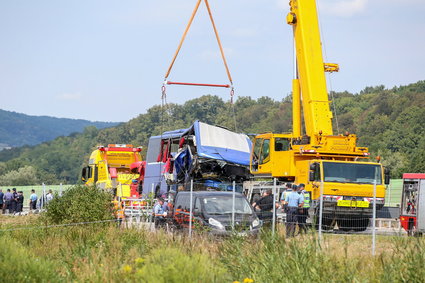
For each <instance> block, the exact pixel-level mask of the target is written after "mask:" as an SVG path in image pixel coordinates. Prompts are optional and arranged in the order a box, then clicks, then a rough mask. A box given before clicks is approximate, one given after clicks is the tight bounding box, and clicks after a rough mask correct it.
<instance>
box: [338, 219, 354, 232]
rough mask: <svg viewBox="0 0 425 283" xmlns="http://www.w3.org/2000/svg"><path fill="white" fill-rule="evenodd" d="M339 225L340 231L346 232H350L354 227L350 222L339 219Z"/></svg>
mask: <svg viewBox="0 0 425 283" xmlns="http://www.w3.org/2000/svg"><path fill="white" fill-rule="evenodd" d="M337 223H338V228H339V230H341V231H344V232H348V231H350V230H351V229H352V228H353V227H352V226H353V225H352V224H350V221H349V220H346V219H337Z"/></svg>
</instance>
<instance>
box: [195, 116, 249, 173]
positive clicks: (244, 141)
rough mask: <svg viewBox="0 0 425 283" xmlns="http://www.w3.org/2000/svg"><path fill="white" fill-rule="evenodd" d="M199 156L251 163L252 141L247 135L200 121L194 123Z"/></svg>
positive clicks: (242, 163)
mask: <svg viewBox="0 0 425 283" xmlns="http://www.w3.org/2000/svg"><path fill="white" fill-rule="evenodd" d="M193 127H194V129H195V137H196V148H197V154H198V156H199V157H205V158H212V159H216V160H223V161H227V162H231V163H235V164H240V165H246V166H248V165H249V159H250V154H251V147H252V143H251V140H250V139H249V138H248V136H247V135H244V134H237V133H234V132H232V131H229V130H227V129H224V128H220V127H216V126H211V125H208V124H205V123H202V122H199V121H196V122H195V123H194V124H193Z"/></svg>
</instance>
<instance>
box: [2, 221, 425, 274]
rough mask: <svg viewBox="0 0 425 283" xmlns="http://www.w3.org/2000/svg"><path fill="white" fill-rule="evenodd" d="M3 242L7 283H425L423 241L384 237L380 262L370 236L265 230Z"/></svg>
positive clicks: (21, 233)
mask: <svg viewBox="0 0 425 283" xmlns="http://www.w3.org/2000/svg"><path fill="white" fill-rule="evenodd" d="M22 218H23V217H22ZM0 220H2V219H0ZM0 231H1V228H0ZM0 242H1V243H3V244H2V245H0V259H1V260H0V266H1V268H0V275H2V276H5V277H0V278H5V279H6V280H2V281H4V282H9V281H10V280H9V279H13V278H15V279H16V278H17V279H18V280H15V281H18V282H49V281H50V282H57V281H64V282H69V281H73V282H122V281H123V282H233V281H240V282H243V280H244V279H245V278H250V279H253V280H254V282H309V281H310V282H423V281H424V278H425V240H424V239H423V238H407V237H405V238H396V237H382V238H378V243H380V244H381V246H380V247H379V249H377V250H378V251H379V253H378V255H377V256H375V257H372V256H371V255H370V238H368V237H365V236H355V235H351V236H340V235H327V236H326V237H325V241H324V245H322V246H321V247H319V246H318V245H317V238H316V236H315V235H314V234H311V235H307V236H303V237H299V238H292V239H286V238H285V237H284V234H283V233H277V234H276V235H275V236H272V235H271V234H270V233H263V234H261V235H260V237H259V238H258V239H255V238H243V237H236V236H235V237H231V238H227V239H217V238H209V237H205V236H203V235H195V236H194V237H193V238H192V239H189V238H188V237H186V236H185V235H179V234H167V233H165V232H159V233H151V232H147V231H144V230H136V229H122V228H119V227H117V226H116V224H108V225H106V226H105V225H99V224H91V225H85V226H79V227H60V228H50V229H44V228H40V229H31V230H16V231H2V232H0ZM5 243H7V244H5ZM3 266H5V268H3ZM13 266H18V268H15V269H14V270H15V275H14V276H13V277H11V276H10V275H8V274H6V273H7V272H5V271H4V270H7V269H9V268H12V267H13ZM9 270H10V269H9ZM1 272H3V273H1ZM7 276H9V277H7ZM246 281H249V280H246Z"/></svg>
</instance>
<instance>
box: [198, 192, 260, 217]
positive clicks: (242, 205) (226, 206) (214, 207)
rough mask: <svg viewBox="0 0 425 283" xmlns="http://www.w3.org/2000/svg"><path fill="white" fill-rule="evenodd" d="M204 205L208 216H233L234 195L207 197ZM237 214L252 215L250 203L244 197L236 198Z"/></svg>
mask: <svg viewBox="0 0 425 283" xmlns="http://www.w3.org/2000/svg"><path fill="white" fill-rule="evenodd" d="M203 205H204V209H205V212H206V213H207V214H214V215H222V214H231V213H232V206H233V198H232V195H231V194H230V195H228V196H223V195H222V196H214V197H205V198H204V199H203ZM234 211H235V213H239V214H252V209H251V206H250V205H249V203H248V201H247V200H246V199H245V198H243V197H236V198H235V210H234Z"/></svg>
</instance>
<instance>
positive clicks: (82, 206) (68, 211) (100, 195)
mask: <svg viewBox="0 0 425 283" xmlns="http://www.w3.org/2000/svg"><path fill="white" fill-rule="evenodd" d="M43 218H44V220H47V222H49V223H54V224H59V223H78V222H89V221H99V220H108V219H112V218H113V207H112V195H111V194H110V193H108V192H105V191H103V190H101V189H99V188H97V187H95V186H91V187H87V186H83V185H77V186H73V187H70V188H69V189H67V190H66V191H65V192H64V193H63V195H62V196H60V197H59V196H57V195H56V196H55V197H54V198H53V200H51V201H50V202H49V204H48V205H47V211H46V212H45V213H44V215H43Z"/></svg>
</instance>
